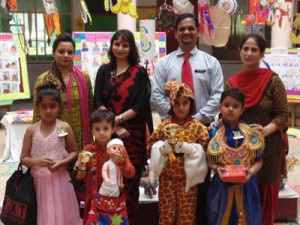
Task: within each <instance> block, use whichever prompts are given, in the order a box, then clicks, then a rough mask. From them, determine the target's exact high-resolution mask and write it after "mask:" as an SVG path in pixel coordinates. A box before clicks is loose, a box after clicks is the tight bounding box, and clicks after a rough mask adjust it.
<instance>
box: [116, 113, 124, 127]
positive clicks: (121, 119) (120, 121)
mask: <svg viewBox="0 0 300 225" xmlns="http://www.w3.org/2000/svg"><path fill="white" fill-rule="evenodd" d="M117 118H118V121H119V124H120V125H121V124H122V123H123V117H122V116H121V115H119V116H118V117H117Z"/></svg>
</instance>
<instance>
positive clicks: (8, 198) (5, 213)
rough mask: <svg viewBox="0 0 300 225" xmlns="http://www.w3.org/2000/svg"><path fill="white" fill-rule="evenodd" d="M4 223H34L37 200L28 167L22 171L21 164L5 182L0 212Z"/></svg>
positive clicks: (18, 224) (25, 224)
mask: <svg viewBox="0 0 300 225" xmlns="http://www.w3.org/2000/svg"><path fill="white" fill-rule="evenodd" d="M0 218H1V221H2V222H3V223H4V225H21V224H22V225H36V224H37V219H36V218H37V202H36V196H35V190H34V181H33V177H32V176H31V174H30V169H28V170H27V171H26V173H23V172H22V167H21V164H19V166H18V169H17V170H16V171H15V172H14V173H13V174H12V175H11V177H10V178H9V179H8V180H7V182H6V189H5V196H4V200H3V207H2V212H1V216H0Z"/></svg>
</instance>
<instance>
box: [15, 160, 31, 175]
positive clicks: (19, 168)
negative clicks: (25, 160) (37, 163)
mask: <svg viewBox="0 0 300 225" xmlns="http://www.w3.org/2000/svg"><path fill="white" fill-rule="evenodd" d="M26 168H27V170H26V172H25V173H23V174H30V168H29V167H26ZM17 170H22V172H23V169H22V163H21V162H19V165H18V169H17Z"/></svg>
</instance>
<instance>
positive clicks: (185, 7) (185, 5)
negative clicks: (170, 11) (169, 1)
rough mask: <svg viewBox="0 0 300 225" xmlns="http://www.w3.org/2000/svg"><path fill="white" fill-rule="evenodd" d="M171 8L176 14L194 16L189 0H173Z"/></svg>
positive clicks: (192, 6)
mask: <svg viewBox="0 0 300 225" xmlns="http://www.w3.org/2000/svg"><path fill="white" fill-rule="evenodd" d="M173 8H174V11H175V13H176V14H183V13H191V14H194V5H193V4H192V3H191V2H190V1H189V0H173Z"/></svg>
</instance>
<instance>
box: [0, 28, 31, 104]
mask: <svg viewBox="0 0 300 225" xmlns="http://www.w3.org/2000/svg"><path fill="white" fill-rule="evenodd" d="M22 46H23V47H24V39H23V37H22V36H19V35H18V34H11V33H0V101H10V100H16V99H26V98H30V90H29V82H28V72H27V64H26V56H25V52H24V51H23V50H22Z"/></svg>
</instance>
